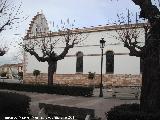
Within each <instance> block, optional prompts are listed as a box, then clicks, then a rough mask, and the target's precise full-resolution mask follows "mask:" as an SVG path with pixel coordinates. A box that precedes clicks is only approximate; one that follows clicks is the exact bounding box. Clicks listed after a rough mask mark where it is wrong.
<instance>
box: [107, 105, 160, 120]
mask: <svg viewBox="0 0 160 120" xmlns="http://www.w3.org/2000/svg"><path fill="white" fill-rule="evenodd" d="M106 117H107V120H159V119H160V112H159V113H147V112H141V111H140V105H139V104H124V105H120V106H116V107H114V108H112V109H111V110H110V111H109V112H107V113H106Z"/></svg>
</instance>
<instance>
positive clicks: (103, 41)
mask: <svg viewBox="0 0 160 120" xmlns="http://www.w3.org/2000/svg"><path fill="white" fill-rule="evenodd" d="M105 42H106V41H105V40H104V38H101V40H100V48H101V51H102V54H101V83H100V93H99V97H103V91H102V87H103V84H102V67H103V48H104V46H105Z"/></svg>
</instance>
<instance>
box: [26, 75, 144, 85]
mask: <svg viewBox="0 0 160 120" xmlns="http://www.w3.org/2000/svg"><path fill="white" fill-rule="evenodd" d="M53 79H54V80H53V82H54V83H56V84H65V85H77V86H79V85H80V86H81V85H82V86H88V85H95V86H97V85H99V84H100V80H101V76H100V74H96V76H95V79H88V74H55V75H54V78H53ZM141 79H142V76H141V75H130V74H104V75H103V86H140V85H141ZM24 83H31V84H32V83H33V84H35V83H39V84H47V74H46V73H41V74H40V75H39V76H38V77H37V79H35V76H33V74H32V73H25V74H24Z"/></svg>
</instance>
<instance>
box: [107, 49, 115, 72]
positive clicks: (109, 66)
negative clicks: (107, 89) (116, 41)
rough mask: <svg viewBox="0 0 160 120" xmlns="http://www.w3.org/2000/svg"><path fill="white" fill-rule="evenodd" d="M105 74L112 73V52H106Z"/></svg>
mask: <svg viewBox="0 0 160 120" xmlns="http://www.w3.org/2000/svg"><path fill="white" fill-rule="evenodd" d="M106 73H114V52H113V51H107V52H106Z"/></svg>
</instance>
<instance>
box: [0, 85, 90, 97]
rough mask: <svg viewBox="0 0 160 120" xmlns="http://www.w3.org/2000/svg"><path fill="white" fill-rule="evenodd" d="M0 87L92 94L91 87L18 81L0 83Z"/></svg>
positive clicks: (39, 91)
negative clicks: (19, 82)
mask: <svg viewBox="0 0 160 120" xmlns="http://www.w3.org/2000/svg"><path fill="white" fill-rule="evenodd" d="M0 89H8V90H17V91H26V92H38V93H49V94H60V95H71V96H92V95H93V87H91V86H90V87H84V86H65V85H58V84H55V85H41V84H35V85H33V84H18V83H0Z"/></svg>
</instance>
